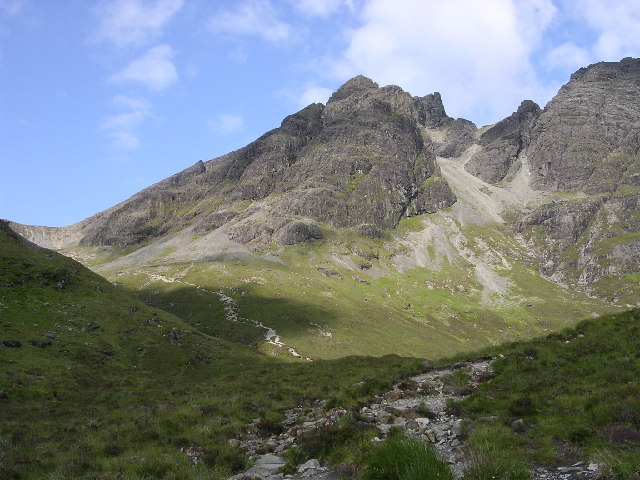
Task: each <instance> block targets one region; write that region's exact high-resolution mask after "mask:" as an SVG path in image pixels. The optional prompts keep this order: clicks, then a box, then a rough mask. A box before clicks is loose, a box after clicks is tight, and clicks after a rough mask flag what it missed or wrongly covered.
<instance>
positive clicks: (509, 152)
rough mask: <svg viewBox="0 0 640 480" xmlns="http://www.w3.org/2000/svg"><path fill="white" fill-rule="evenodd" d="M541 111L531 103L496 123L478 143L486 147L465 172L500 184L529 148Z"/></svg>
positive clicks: (525, 104) (523, 105)
mask: <svg viewBox="0 0 640 480" xmlns="http://www.w3.org/2000/svg"><path fill="white" fill-rule="evenodd" d="M540 112H541V110H540V107H539V106H538V105H537V104H536V103H534V102H532V101H531V100H525V101H524V102H522V104H521V105H520V107H519V108H518V110H517V111H516V112H515V113H513V114H512V115H510V116H509V117H507V118H505V119H504V120H502V121H500V122H498V123H496V124H495V125H494V126H493V127H491V128H490V129H488V130H487V131H485V132H484V133H483V134H482V135H481V136H480V138H479V139H478V144H479V145H481V146H482V147H484V148H483V149H482V150H481V151H480V152H479V153H478V154H477V155H474V156H473V158H472V159H471V160H470V161H469V162H467V163H466V164H465V169H466V170H467V171H468V172H469V173H472V174H473V175H475V176H477V177H479V178H481V179H482V180H484V181H485V182H487V183H497V182H499V181H500V180H502V179H504V178H505V177H506V176H507V173H509V171H510V170H511V169H512V167H514V166H518V167H519V165H517V164H516V162H517V160H518V155H520V153H521V152H523V151H524V150H525V149H526V148H527V147H528V146H529V142H530V137H531V130H532V128H533V126H534V125H535V124H536V121H537V120H538V117H539V116H540Z"/></svg>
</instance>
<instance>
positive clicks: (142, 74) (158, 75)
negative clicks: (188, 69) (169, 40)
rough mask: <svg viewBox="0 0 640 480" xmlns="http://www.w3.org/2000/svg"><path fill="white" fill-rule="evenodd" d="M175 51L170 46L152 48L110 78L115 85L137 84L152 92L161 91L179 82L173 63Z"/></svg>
mask: <svg viewBox="0 0 640 480" xmlns="http://www.w3.org/2000/svg"><path fill="white" fill-rule="evenodd" d="M172 59H173V50H172V48H171V47H170V46H169V45H158V46H157V47H153V48H150V49H149V50H147V51H146V52H145V53H144V54H143V55H142V56H141V57H140V58H138V59H136V60H134V61H133V62H131V63H130V64H129V65H128V66H127V67H125V68H124V69H123V70H121V71H120V72H118V73H116V74H115V75H112V76H111V77H110V78H109V81H110V82H113V83H134V84H135V83H137V84H140V85H143V86H145V87H147V88H149V89H151V90H155V91H159V90H164V89H165V88H167V87H169V86H171V85H172V84H174V83H175V82H176V81H177V80H178V74H177V72H176V68H175V66H174V65H173V62H172Z"/></svg>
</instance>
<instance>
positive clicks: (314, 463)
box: [298, 458, 320, 473]
mask: <svg viewBox="0 0 640 480" xmlns="http://www.w3.org/2000/svg"><path fill="white" fill-rule="evenodd" d="M318 468H320V462H319V461H318V460H317V459H315V458H312V459H311V460H309V461H307V462H305V463H303V464H302V465H300V466H299V467H298V473H303V472H306V471H307V470H310V469H314V470H315V469H318Z"/></svg>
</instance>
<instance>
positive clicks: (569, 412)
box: [456, 309, 640, 479]
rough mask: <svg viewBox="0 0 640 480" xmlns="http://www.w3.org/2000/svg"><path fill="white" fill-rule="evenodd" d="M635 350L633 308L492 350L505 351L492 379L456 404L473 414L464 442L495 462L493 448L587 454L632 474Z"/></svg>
mask: <svg viewBox="0 0 640 480" xmlns="http://www.w3.org/2000/svg"><path fill="white" fill-rule="evenodd" d="M639 352H640V310H637V309H636V310H632V311H629V312H627V313H623V314H619V315H614V316H608V317H602V318H598V319H593V320H587V321H584V322H581V323H580V324H578V326H577V327H576V328H575V329H571V330H564V331H562V332H560V333H554V334H551V335H549V336H548V337H547V338H545V339H540V340H535V341H530V342H523V343H515V344H511V345H509V346H506V347H501V348H500V349H499V350H494V353H500V354H501V355H502V356H503V358H500V359H498V360H496V362H495V364H494V376H493V378H491V379H490V380H488V381H487V382H485V383H483V384H481V386H480V388H479V389H478V391H477V392H476V393H474V394H473V395H471V396H470V397H468V398H467V399H465V400H463V401H462V402H461V403H460V404H459V405H457V406H456V408H459V409H460V410H461V411H462V412H463V413H466V414H467V415H469V416H470V419H471V420H473V422H472V423H470V424H469V428H468V436H469V442H470V443H471V445H472V446H473V447H474V448H475V449H476V450H477V451H478V452H481V454H482V457H481V458H492V457H493V459H494V460H495V461H498V462H499V461H503V460H505V459H504V458H500V455H499V454H498V452H509V457H510V458H511V461H516V462H517V461H520V462H527V463H534V462H537V463H552V462H556V461H570V460H571V459H573V458H576V459H581V458H587V459H591V460H592V461H597V462H604V463H605V464H606V465H605V468H606V470H607V471H608V472H609V473H610V474H611V475H612V478H624V479H630V478H635V477H634V475H636V476H637V475H638V474H639V473H640V413H639V412H640V383H639V382H638V374H639V372H640V354H639ZM473 478H480V477H473ZM487 478H488V477H487ZM514 478H516V477H514ZM517 478H520V477H517Z"/></svg>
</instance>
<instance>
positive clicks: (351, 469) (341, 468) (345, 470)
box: [336, 463, 358, 478]
mask: <svg viewBox="0 0 640 480" xmlns="http://www.w3.org/2000/svg"><path fill="white" fill-rule="evenodd" d="M336 473H337V474H338V475H340V477H346V478H351V477H353V476H355V474H356V473H358V465H356V464H345V463H341V464H340V465H338V466H337V467H336Z"/></svg>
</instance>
